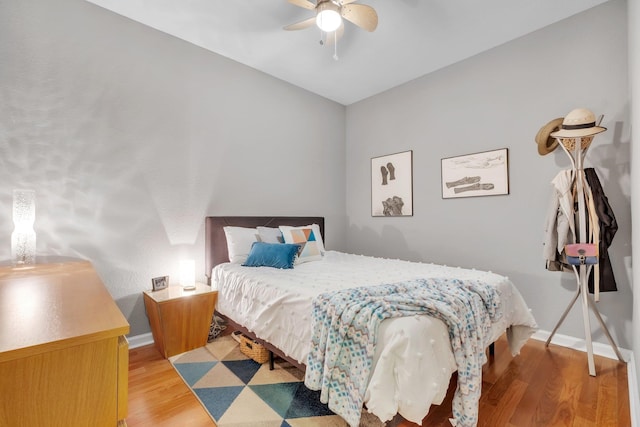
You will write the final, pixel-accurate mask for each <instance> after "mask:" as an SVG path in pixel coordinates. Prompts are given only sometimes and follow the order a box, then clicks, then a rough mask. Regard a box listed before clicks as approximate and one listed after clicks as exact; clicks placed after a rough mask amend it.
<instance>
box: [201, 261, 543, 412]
mask: <svg viewBox="0 0 640 427" xmlns="http://www.w3.org/2000/svg"><path fill="white" fill-rule="evenodd" d="M427 277H456V278H459V279H476V280H481V281H484V282H486V283H489V284H493V285H495V286H496V287H497V288H498V290H499V293H500V299H501V302H502V305H503V311H504V314H505V315H504V316H503V317H502V319H500V320H499V321H498V322H497V323H495V324H494V327H493V340H495V339H498V338H499V337H500V336H501V335H502V334H503V333H504V332H505V330H506V331H507V338H508V340H509V347H510V350H511V353H512V355H514V356H515V355H516V354H517V353H518V352H519V351H520V348H521V347H522V346H523V345H524V343H525V342H526V341H527V339H528V338H529V337H530V336H531V334H533V333H534V332H535V330H536V329H537V325H536V322H535V320H534V318H533V316H532V315H531V313H530V311H529V309H528V308H527V305H526V304H525V302H524V300H523V299H522V296H521V295H520V293H519V292H518V290H517V289H516V288H515V286H514V285H513V283H512V282H511V281H510V280H509V279H508V278H506V277H504V276H500V275H498V274H494V273H491V272H484V271H478V270H469V269H463V268H454V267H446V266H442V265H435V264H426V263H416V262H408V261H400V260H390V259H382V258H374V257H366V256H361V255H353V254H346V253H342V252H335V251H327V252H326V254H325V256H324V258H323V259H322V261H314V262H307V263H303V264H299V265H296V266H295V268H294V269H292V270H280V269H275V268H269V267H242V266H241V265H239V264H231V263H225V264H220V265H218V266H216V267H215V268H214V269H213V271H212V285H213V287H214V288H217V289H218V306H217V309H218V311H219V312H220V313H222V314H224V315H227V316H229V317H230V318H231V319H233V320H234V321H236V322H238V323H240V324H242V325H244V326H245V327H246V328H247V329H249V330H251V331H252V332H254V333H255V334H256V335H257V336H259V337H260V338H262V339H265V340H267V341H269V342H270V343H272V344H273V345H275V346H276V347H278V348H280V349H281V350H282V351H283V352H284V353H285V354H286V355H287V356H289V357H291V358H293V359H295V360H297V361H299V362H300V363H306V361H307V355H308V353H309V348H310V343H311V308H312V301H313V298H314V297H315V296H316V295H319V294H321V293H323V292H328V291H334V290H338V289H345V288H349V287H355V286H369V285H376V284H387V283H396V282H399V281H403V280H410V279H416V278H427ZM455 370H456V364H455V360H454V357H453V353H452V351H451V346H450V344H449V334H448V331H447V328H446V326H445V325H444V323H443V322H441V321H440V320H437V319H434V318H432V317H428V316H412V317H398V318H393V319H388V320H385V321H384V322H382V324H381V326H380V329H379V331H378V345H377V347H376V354H375V357H374V366H373V369H372V373H371V378H370V380H369V386H368V388H367V392H366V395H365V404H366V406H367V409H368V410H369V412H372V413H373V414H375V415H376V416H378V417H379V418H380V419H381V420H382V421H387V420H390V419H391V418H393V416H394V415H395V414H396V413H399V414H400V415H402V416H403V417H404V418H405V419H407V420H409V421H413V422H415V423H417V424H421V423H422V419H423V418H424V417H425V416H426V415H427V413H428V412H429V407H430V406H431V404H440V403H441V402H442V400H443V399H444V396H445V394H446V392H447V388H448V386H449V380H450V377H451V374H452V373H453V372H454V371H455Z"/></svg>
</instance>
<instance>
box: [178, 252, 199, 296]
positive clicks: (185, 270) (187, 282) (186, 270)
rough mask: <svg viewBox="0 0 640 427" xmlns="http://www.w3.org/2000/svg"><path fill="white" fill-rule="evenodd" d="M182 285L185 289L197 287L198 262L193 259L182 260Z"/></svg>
mask: <svg viewBox="0 0 640 427" xmlns="http://www.w3.org/2000/svg"><path fill="white" fill-rule="evenodd" d="M180 286H182V287H183V288H185V289H195V288H196V263H195V261H194V260H192V259H183V260H181V261H180Z"/></svg>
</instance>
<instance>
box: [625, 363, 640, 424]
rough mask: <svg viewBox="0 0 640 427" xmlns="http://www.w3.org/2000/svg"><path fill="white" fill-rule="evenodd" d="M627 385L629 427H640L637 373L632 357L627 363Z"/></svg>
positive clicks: (639, 397) (639, 398)
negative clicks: (629, 414)
mask: <svg viewBox="0 0 640 427" xmlns="http://www.w3.org/2000/svg"><path fill="white" fill-rule="evenodd" d="M627 376H628V380H627V382H628V383H629V406H630V407H631V427H640V396H638V382H637V379H638V371H637V370H636V362H635V359H634V358H633V357H631V359H630V360H629V362H628V363H627Z"/></svg>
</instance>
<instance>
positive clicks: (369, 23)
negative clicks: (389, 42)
mask: <svg viewBox="0 0 640 427" xmlns="http://www.w3.org/2000/svg"><path fill="white" fill-rule="evenodd" d="M342 17H343V18H344V19H346V20H347V21H350V22H352V23H354V24H356V25H357V26H358V27H360V28H362V29H365V30H367V31H374V30H375V29H376V27H377V26H378V14H377V13H376V11H375V9H374V8H372V7H371V6H367V5H364V4H344V5H343V6H342Z"/></svg>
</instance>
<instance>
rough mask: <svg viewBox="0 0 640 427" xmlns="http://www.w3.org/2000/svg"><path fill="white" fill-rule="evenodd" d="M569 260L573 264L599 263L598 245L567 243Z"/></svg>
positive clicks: (565, 249)
mask: <svg viewBox="0 0 640 427" xmlns="http://www.w3.org/2000/svg"><path fill="white" fill-rule="evenodd" d="M564 252H565V254H566V255H567V262H568V263H569V264H571V265H591V264H597V263H598V246H597V245H595V244H593V243H573V244H570V245H565V247H564Z"/></svg>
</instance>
